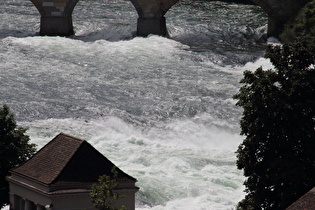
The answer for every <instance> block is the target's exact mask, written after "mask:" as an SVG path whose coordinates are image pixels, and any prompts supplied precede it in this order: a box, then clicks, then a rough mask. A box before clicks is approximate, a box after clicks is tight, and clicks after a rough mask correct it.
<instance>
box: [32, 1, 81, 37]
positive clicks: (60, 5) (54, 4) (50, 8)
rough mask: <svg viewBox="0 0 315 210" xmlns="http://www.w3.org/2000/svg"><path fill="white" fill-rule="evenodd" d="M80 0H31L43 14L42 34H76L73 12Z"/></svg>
mask: <svg viewBox="0 0 315 210" xmlns="http://www.w3.org/2000/svg"><path fill="white" fill-rule="evenodd" d="M78 1H79V0H31V2H32V3H33V4H34V5H35V6H36V8H37V10H38V11H39V13H40V15H41V20H40V32H39V34H40V35H41V36H70V35H73V34H74V30H73V23H72V12H73V9H74V7H75V5H76V4H77V2H78Z"/></svg>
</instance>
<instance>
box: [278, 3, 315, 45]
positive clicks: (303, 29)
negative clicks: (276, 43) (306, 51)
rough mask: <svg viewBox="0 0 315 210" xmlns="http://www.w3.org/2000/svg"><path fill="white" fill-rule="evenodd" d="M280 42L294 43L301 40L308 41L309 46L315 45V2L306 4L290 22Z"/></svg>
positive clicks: (281, 35)
mask: <svg viewBox="0 0 315 210" xmlns="http://www.w3.org/2000/svg"><path fill="white" fill-rule="evenodd" d="M280 40H281V41H282V42H284V43H287V44H288V43H292V42H295V41H299V40H304V41H307V42H308V43H309V44H312V45H314V43H315V0H313V1H310V2H309V3H308V4H306V5H305V6H304V7H303V8H302V9H301V10H300V11H299V12H298V14H297V16H296V17H295V18H294V19H293V20H291V21H289V23H288V24H286V26H285V27H284V30H283V32H282V33H281V34H280Z"/></svg>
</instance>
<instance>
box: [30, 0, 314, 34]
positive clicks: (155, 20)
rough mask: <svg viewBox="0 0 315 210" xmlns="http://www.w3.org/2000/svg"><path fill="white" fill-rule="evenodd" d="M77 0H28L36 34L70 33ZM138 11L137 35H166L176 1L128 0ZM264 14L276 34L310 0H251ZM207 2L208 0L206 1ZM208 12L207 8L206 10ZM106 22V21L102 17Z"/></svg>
mask: <svg viewBox="0 0 315 210" xmlns="http://www.w3.org/2000/svg"><path fill="white" fill-rule="evenodd" d="M78 1H79V0H31V2H32V3H33V4H34V5H35V6H36V8H37V9H38V11H39V13H40V15H41V24H40V35H50V36H56V35H58V36H70V35H73V34H74V31H73V24H72V12H73V9H74V7H75V5H76V4H77V2H78ZM130 1H131V3H132V4H133V5H134V7H135V9H136V11H137V13H138V16H139V17H138V22H137V35H138V36H148V35H149V34H156V35H161V36H166V35H167V30H166V20H165V17H164V15H165V14H166V12H167V11H168V10H169V9H170V8H171V7H172V6H173V5H174V4H176V3H177V2H179V1H180V0H130ZM251 1H253V2H254V3H256V4H257V5H258V6H260V7H261V8H262V9H263V10H264V11H265V12H266V13H267V15H268V32H267V35H268V36H269V37H270V36H275V37H278V35H279V33H280V32H281V30H282V28H283V26H284V24H285V23H286V22H287V21H288V20H289V19H290V18H292V17H294V16H295V14H296V13H297V12H298V11H299V9H300V8H302V7H303V6H304V5H305V4H306V3H307V2H309V1H310V0H251ZM209 4H211V2H209ZM209 12H211V11H209ZM104 21H106V20H104Z"/></svg>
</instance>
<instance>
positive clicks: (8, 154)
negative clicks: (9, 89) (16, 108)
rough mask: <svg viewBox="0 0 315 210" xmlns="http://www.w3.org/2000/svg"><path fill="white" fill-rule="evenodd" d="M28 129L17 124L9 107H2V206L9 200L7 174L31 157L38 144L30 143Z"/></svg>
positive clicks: (0, 152) (0, 157)
mask: <svg viewBox="0 0 315 210" xmlns="http://www.w3.org/2000/svg"><path fill="white" fill-rule="evenodd" d="M26 130H27V129H25V128H22V127H19V126H17V125H16V122H15V119H14V116H13V114H12V113H10V110H9V107H8V106H6V105H4V106H3V107H2V108H0V207H3V206H4V205H5V204H7V203H8V202H9V188H8V182H7V181H6V176H8V175H9V170H10V169H11V168H13V167H16V166H18V165H20V164H21V163H23V162H24V161H26V160H27V159H28V158H29V157H31V156H32V155H33V154H34V153H35V151H36V145H35V144H30V143H29V140H30V139H29V136H27V135H25V132H26Z"/></svg>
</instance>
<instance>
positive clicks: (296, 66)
mask: <svg viewBox="0 0 315 210" xmlns="http://www.w3.org/2000/svg"><path fill="white" fill-rule="evenodd" d="M307 43H308V42H307V41H304V42H298V43H294V44H291V45H290V46H289V45H284V46H269V47H268V49H267V53H266V57H267V58H269V59H270V60H271V62H272V63H273V65H274V67H275V69H274V70H271V69H270V70H263V69H262V68H258V69H257V70H256V71H255V72H250V71H246V72H244V78H243V79H242V80H241V83H242V84H243V86H242V87H241V89H240V91H239V93H238V94H237V95H235V96H234V98H235V99H237V100H238V102H237V105H238V106H241V107H242V108H243V109H244V112H243V116H242V119H241V134H242V135H244V136H245V139H244V141H243V142H242V143H241V144H240V145H239V148H238V150H237V158H238V159H237V167H238V169H241V170H243V171H244V175H245V177H246V178H247V179H246V181H245V182H244V185H245V187H246V189H245V192H246V193H247V194H246V196H245V198H244V199H243V200H242V201H241V202H239V204H238V209H285V208H286V207H287V206H289V205H290V204H292V203H293V202H294V201H296V200H297V199H298V198H299V197H300V196H302V195H303V194H305V193H306V192H307V191H308V190H310V189H311V188H313V187H314V186H315V177H314V171H315V153H314V148H315V65H314V64H315V54H314V48H309V47H310V46H309V45H308V44H307Z"/></svg>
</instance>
